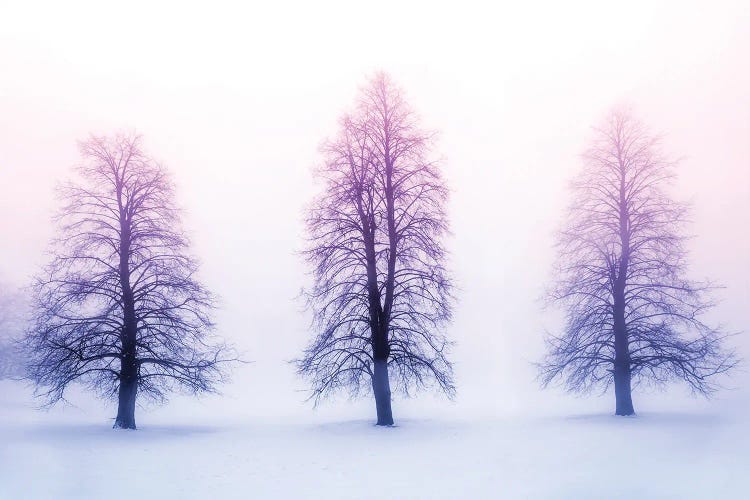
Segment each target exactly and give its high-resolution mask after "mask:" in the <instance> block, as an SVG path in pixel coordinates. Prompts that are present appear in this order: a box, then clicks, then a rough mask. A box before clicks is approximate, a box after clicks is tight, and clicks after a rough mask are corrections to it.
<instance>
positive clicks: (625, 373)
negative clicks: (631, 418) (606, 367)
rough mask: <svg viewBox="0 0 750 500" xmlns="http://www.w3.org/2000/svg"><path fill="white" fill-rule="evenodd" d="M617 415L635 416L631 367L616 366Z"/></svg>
mask: <svg viewBox="0 0 750 500" xmlns="http://www.w3.org/2000/svg"><path fill="white" fill-rule="evenodd" d="M614 378H615V415H621V416H628V415H634V414H635V410H634V409H633V398H632V395H631V394H632V393H631V391H630V367H629V366H627V365H622V364H617V365H615V373H614Z"/></svg>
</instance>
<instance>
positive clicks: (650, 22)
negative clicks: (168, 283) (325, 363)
mask: <svg viewBox="0 0 750 500" xmlns="http://www.w3.org/2000/svg"><path fill="white" fill-rule="evenodd" d="M748 26H750V6H749V5H748V4H747V3H745V2H740V1H737V2H711V3H709V2H702V3H690V2H677V1H674V2H629V3H628V4H617V5H614V4H613V5H611V6H608V5H603V3H602V2H577V3H576V2H574V3H566V4H565V5H550V4H546V3H545V4H542V3H536V2H529V3H524V4H523V5H501V6H497V7H495V8H494V9H491V10H490V9H488V8H487V7H481V6H480V5H479V4H473V3H472V2H461V3H460V5H459V6H455V7H453V8H447V7H440V6H436V5H434V4H430V3H423V4H417V3H409V4H406V3H404V2H377V3H368V4H361V5H352V3H351V2H316V3H315V4H314V5H312V4H311V5H305V4H302V5H286V4H278V5H263V6H249V5H247V6H237V5H231V4H222V3H221V2H219V3H215V4H212V5H211V7H210V9H209V8H208V7H206V8H203V9H201V8H191V7H187V6H185V5H177V4H176V5H174V6H168V5H166V4H162V5H157V6H154V5H151V4H150V3H148V2H133V3H129V4H128V5H127V6H103V5H100V4H99V3H94V2H90V3H84V2H71V3H65V4H59V5H45V6H44V7H43V8H40V6H38V5H37V4H36V3H34V2H28V3H21V2H16V3H15V4H13V5H11V4H9V3H0V193H1V194H0V212H1V213H2V216H1V217H0V283H3V284H4V285H5V286H6V287H21V286H24V285H26V284H27V283H28V282H29V280H30V277H31V276H32V275H34V274H35V273H36V272H37V271H38V269H39V268H40V266H42V265H43V264H44V263H45V262H46V261H47V257H46V255H45V250H46V248H47V244H48V242H49V240H50V238H51V237H52V236H53V234H54V233H53V229H54V227H53V225H52V223H51V220H50V218H51V216H52V214H53V213H54V210H55V209H56V208H57V206H58V203H57V201H56V200H55V198H54V187H55V185H56V183H57V182H59V181H61V180H64V179H66V178H68V177H69V176H70V175H71V170H70V168H71V166H73V165H75V164H77V162H78V161H79V156H78V151H77V146H76V141H77V140H80V139H85V138H86V137H87V136H88V135H89V133H96V134H110V133H112V132H115V131H117V130H124V131H131V130H135V131H137V132H138V133H140V134H142V135H143V136H144V139H145V147H146V150H147V152H148V153H150V154H151V155H152V156H154V157H155V158H157V159H159V160H160V161H162V162H163V163H164V164H165V165H166V166H167V167H168V168H169V169H170V170H171V172H172V174H173V177H174V180H175V182H176V185H177V194H178V201H179V203H180V204H181V205H182V207H183V208H184V209H185V219H184V224H185V227H186V229H187V230H188V231H189V233H190V234H191V235H192V240H193V253H194V254H195V255H196V256H198V257H199V258H200V260H201V261H202V268H201V278H202V280H203V282H204V283H205V284H206V285H207V286H208V288H209V289H211V290H213V291H214V292H215V293H217V294H218V295H219V296H220V297H221V308H220V310H219V311H218V312H217V314H216V316H215V320H216V323H217V333H218V334H219V335H220V336H222V337H224V338H226V339H227V340H229V341H231V342H234V343H235V344H236V346H237V347H238V348H239V350H240V351H242V352H244V357H245V358H246V359H248V360H251V361H253V363H252V364H248V365H240V366H237V367H236V368H235V370H234V373H233V381H232V383H231V384H230V385H227V386H225V387H223V395H222V396H209V397H203V398H201V399H200V400H198V401H197V402H196V401H195V400H193V399H192V398H180V397H174V398H173V400H172V402H171V403H170V405H169V406H167V407H164V408H153V409H152V408H149V409H148V412H144V413H143V414H142V417H141V418H142V419H143V420H144V421H146V420H148V419H149V418H150V416H149V414H154V413H158V412H164V411H175V410H174V409H180V408H182V409H188V408H189V411H190V413H191V414H192V415H195V414H200V413H201V412H205V413H206V414H207V413H209V411H210V413H217V408H219V409H220V413H222V414H224V415H228V416H232V417H234V416H238V417H241V416H244V415H256V414H263V415H278V416H284V415H292V414H306V413H309V412H312V410H311V404H310V403H305V402H304V399H305V398H306V395H307V393H306V390H307V387H306V382H305V381H304V380H303V379H300V378H298V377H297V376H296V375H295V373H294V368H293V366H291V365H290V364H289V363H288V361H289V360H292V359H294V358H295V357H297V356H299V355H300V353H301V350H302V349H303V348H304V346H305V345H306V343H307V342H308V340H309V338H310V332H309V330H308V327H309V324H310V315H309V314H308V313H306V312H305V311H304V309H303V303H302V301H300V300H297V299H296V298H297V296H298V295H299V292H300V289H301V288H302V287H303V286H305V285H307V284H308V283H309V280H308V277H307V275H306V269H305V266H304V264H303V262H302V259H301V257H300V256H299V255H298V254H297V252H298V251H299V250H301V249H302V247H303V238H304V228H303V225H302V217H303V214H304V209H305V206H306V204H307V203H308V202H309V201H310V200H311V198H312V196H313V194H314V193H315V192H316V189H317V188H318V187H319V186H316V184H314V182H313V178H312V174H311V167H313V166H314V165H315V164H316V162H318V161H319V160H320V156H319V154H318V151H317V148H318V145H319V144H320V142H321V141H322V140H323V139H325V138H326V137H327V136H330V135H332V134H334V133H335V131H336V128H337V119H338V117H339V116H340V115H341V114H342V112H344V111H346V110H347V109H348V107H350V106H351V105H352V102H353V99H354V97H355V95H356V92H357V89H358V87H359V86H360V85H363V84H364V83H365V81H366V77H367V76H368V75H370V74H371V73H372V72H374V71H376V70H384V71H387V72H389V73H390V74H391V76H392V77H393V79H394V80H395V82H396V83H397V84H399V85H400V86H401V87H402V88H403V90H404V92H405V95H406V98H407V100H408V102H410V103H411V105H412V106H413V107H414V108H415V110H416V111H417V112H418V114H419V115H420V116H421V118H422V125H423V126H424V127H426V128H432V129H436V130H438V131H439V133H440V135H439V141H438V146H437V152H438V153H439V154H441V155H442V157H443V172H444V174H445V177H446V179H447V182H448V185H449V186H450V188H451V190H452V196H451V199H450V203H449V206H448V211H449V215H450V219H451V222H452V231H453V233H454V234H453V237H451V238H450V240H449V241H448V247H449V249H450V251H451V253H452V257H451V268H452V269H453V271H454V276H455V278H456V281H457V284H458V286H459V291H458V298H459V302H458V305H457V307H456V314H455V319H454V322H453V325H452V326H451V327H450V328H449V335H450V336H451V337H452V338H453V340H455V342H456V345H455V347H454V349H453V354H452V356H451V358H452V359H453V360H454V361H455V370H456V387H457V391H458V395H457V398H456V400H455V402H447V401H446V400H445V399H444V398H443V397H442V396H439V395H438V396H432V395H430V394H426V393H425V394H419V395H418V397H417V398H416V399H412V400H409V401H403V400H402V398H400V397H399V396H397V395H394V396H395V397H394V411H395V412H396V413H397V415H404V416H407V415H410V414H418V413H420V410H421V409H423V408H426V407H429V408H430V409H431V415H443V414H451V415H459V416H460V415H465V414H468V413H472V414H487V415H490V414H499V413H524V414H526V413H549V412H552V411H554V412H560V411H566V412H587V411H599V412H607V411H610V409H611V402H612V399H613V395H612V394H611V393H608V394H606V395H605V396H604V397H600V398H596V397H592V398H575V397H571V396H568V395H565V394H564V393H563V392H562V390H560V389H549V390H545V391H542V390H540V389H539V384H538V383H537V382H536V380H535V376H536V371H535V368H534V366H533V365H532V363H533V362H535V361H538V360H539V359H540V358H541V355H542V353H543V347H544V345H543V333H544V331H545V330H551V331H555V330H556V329H557V328H559V326H560V320H561V316H560V313H559V311H555V310H546V311H545V310H543V309H542V306H543V302H542V300H541V298H542V296H543V292H544V289H545V286H546V285H547V283H548V281H549V279H550V278H551V274H550V273H551V264H552V261H553V258H554V248H553V242H554V232H555V230H556V229H557V228H558V227H559V225H560V224H561V222H562V216H563V211H564V209H565V207H566V205H567V204H568V202H569V193H568V191H567V185H568V182H569V180H570V179H571V178H572V176H573V175H574V173H575V172H576V171H577V170H578V168H579V166H580V162H579V158H578V155H579V153H580V152H581V151H582V150H583V148H584V147H585V145H586V143H587V140H588V139H589V137H590V135H591V134H590V127H591V126H592V125H594V124H596V123H597V122H598V121H599V120H600V119H601V118H602V117H603V115H604V114H605V113H606V111H607V110H608V109H610V108H611V107H612V106H614V105H617V104H623V103H624V104H627V105H630V106H632V107H633V109H634V112H635V114H636V116H638V117H639V118H640V119H641V120H643V121H644V122H645V123H646V124H647V125H648V126H649V127H650V128H651V129H652V130H654V131H657V132H663V133H664V134H665V135H664V149H665V151H666V152H667V153H669V154H671V155H672V156H673V157H681V158H682V161H681V163H680V167H679V169H678V175H679V179H678V182H677V183H676V185H675V186H674V194H675V197H676V198H678V199H681V200H691V201H692V203H693V213H692V219H693V221H694V222H693V224H692V225H691V227H690V232H691V233H692V234H694V235H695V238H693V239H692V240H691V241H690V243H689V245H688V248H689V250H690V257H691V268H690V273H689V276H690V277H692V278H695V279H704V278H709V279H711V280H714V281H716V282H718V283H720V284H722V285H724V286H725V288H724V289H722V290H719V291H718V292H717V293H716V294H715V298H716V299H717V300H719V304H718V306H717V307H716V308H715V309H714V310H712V311H711V313H710V314H709V316H708V318H707V319H709V320H710V322H713V323H721V324H723V325H725V327H726V329H727V330H728V331H731V332H742V331H746V330H747V329H748V325H750V308H749V307H748V305H750V269H749V268H748V259H750V91H749V90H748V89H750V65H748V60H750V57H749V56H750V29H748ZM730 345H733V346H736V347H737V348H738V349H739V354H740V356H742V357H744V358H746V359H749V358H750V340H748V337H747V335H738V336H737V337H734V338H733V339H732V340H731V342H730ZM726 385H728V386H729V387H730V388H734V389H731V390H726V391H722V392H720V393H718V394H717V400H716V401H713V402H710V403H708V404H707V403H705V402H703V401H702V400H701V399H692V398H690V397H689V391H688V389H687V388H686V387H684V386H681V385H678V386H675V387H672V388H670V392H669V393H668V394H667V395H665V394H663V393H661V392H659V391H654V390H651V389H648V390H646V394H644V389H642V388H637V389H635V391H634V399H635V405H636V408H638V409H639V410H641V411H644V412H648V411H659V410H670V411H671V410H680V409H687V408H691V407H701V408H705V407H710V408H711V409H712V410H713V411H722V409H723V408H725V407H733V408H750V389H749V388H748V386H750V375H748V372H747V365H744V366H743V367H741V368H740V369H739V370H737V371H736V372H735V373H734V374H733V376H732V378H731V380H729V381H727V382H726ZM4 387H9V386H7V385H6V386H4ZM9 390H10V388H9ZM18 390H21V389H20V388H19V389H18ZM24 390H27V391H29V393H30V389H24ZM89 398H90V396H88V395H83V394H73V396H71V403H73V404H76V405H77V406H80V408H78V409H67V410H65V411H89V412H95V414H98V413H96V412H100V413H101V414H103V415H104V414H106V415H107V416H110V415H109V414H111V413H112V411H113V407H114V405H110V406H109V407H108V408H105V409H102V408H101V407H100V405H99V404H97V403H94V404H91V405H89V404H88V403H87V401H88V399H89ZM372 405H373V402H372V401H370V400H369V399H363V400H361V401H357V402H352V403H349V402H347V400H346V398H345V397H341V398H339V399H337V400H335V401H329V402H324V404H323V405H322V406H321V407H320V408H319V409H318V410H317V412H318V413H317V414H320V415H330V414H336V415H339V414H341V413H343V412H349V413H352V414H356V415H360V416H365V415H369V414H370V413H371V406H372ZM170 408H171V409H170ZM61 411H62V410H61Z"/></svg>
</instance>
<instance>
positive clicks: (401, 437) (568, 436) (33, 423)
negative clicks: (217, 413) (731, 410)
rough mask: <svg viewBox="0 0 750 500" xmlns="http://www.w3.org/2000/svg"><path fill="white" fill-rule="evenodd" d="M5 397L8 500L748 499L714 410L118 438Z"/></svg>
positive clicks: (0, 428)
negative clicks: (266, 499) (631, 415)
mask: <svg viewBox="0 0 750 500" xmlns="http://www.w3.org/2000/svg"><path fill="white" fill-rule="evenodd" d="M9 387H10V383H8V382H3V383H2V384H0V391H3V392H0V396H2V399H1V400H0V403H2V406H0V443H2V446H1V447H0V498H8V499H15V498H39V499H44V498H55V499H59V498H108V499H119V498H128V499H131V500H132V499H133V498H300V497H304V498H327V499H330V498H379V499H382V498H577V499H578V498H665V497H668V498H729V497H738V496H741V495H742V494H743V493H744V492H745V487H746V484H747V483H746V472H747V470H748V467H749V466H750V452H748V449H750V447H749V446H748V445H750V439H749V437H748V433H747V424H746V422H745V421H744V420H743V419H742V418H740V417H739V415H734V416H732V415H731V414H726V412H711V411H710V410H709V411H697V412H692V413H687V412H660V413H643V414H640V415H639V416H638V417H634V418H622V417H614V416H611V415H607V414H586V415H579V416H565V415H558V416H518V415H516V416H495V417H474V418H460V417H459V416H450V417H446V416H444V417H441V418H435V419H425V418H414V417H413V416H412V417H411V418H401V419H397V426H396V427H393V428H379V427H376V426H374V425H372V422H371V421H370V420H356V419H350V418H331V417H330V416H329V415H322V414H321V412H315V411H312V410H311V409H310V408H307V412H306V413H300V414H299V415H295V416H291V417H285V418H284V417H276V418H271V417H252V416H242V417H238V418H236V419H235V420H229V419H226V418H225V419H224V420H220V419H217V418H214V419H210V418H207V417H206V415H203V414H202V413H201V411H193V412H191V411H189V410H188V411H184V410H183V409H181V410H180V412H179V413H180V415H181V416H179V417H178V416H176V415H175V411H174V409H173V410H172V411H161V412H159V411H157V412H151V413H147V412H141V413H140V415H137V418H138V417H140V421H139V430H138V431H114V430H112V429H110V426H111V421H108V420H106V419H105V418H104V417H103V415H104V413H103V412H102V411H88V410H83V409H80V408H71V407H68V408H58V409H55V410H52V411H50V412H39V411H36V410H34V409H33V408H32V407H31V406H30V405H29V403H28V400H27V399H26V398H24V397H22V396H18V394H22V391H20V390H15V389H18V388H17V387H16V388H14V390H9ZM98 404H99V405H101V403H98ZM177 406H178V407H179V404H178V405H177ZM92 407H95V406H92ZM187 407H188V408H189V407H190V405H189V404H188V405H187ZM201 408H202V409H204V410H205V409H206V407H205V406H203V407H200V408H198V410H200V409H201ZM396 408H397V409H399V407H398V406H397V407H396ZM109 411H111V408H110V409H109ZM224 414H225V413H224ZM397 416H398V415H397Z"/></svg>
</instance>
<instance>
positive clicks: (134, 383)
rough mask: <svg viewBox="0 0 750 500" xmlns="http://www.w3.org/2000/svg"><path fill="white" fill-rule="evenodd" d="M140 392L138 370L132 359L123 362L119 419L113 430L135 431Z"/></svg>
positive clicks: (127, 358) (119, 396) (125, 359)
mask: <svg viewBox="0 0 750 500" xmlns="http://www.w3.org/2000/svg"><path fill="white" fill-rule="evenodd" d="M136 392H138V369H137V367H136V365H135V362H134V360H133V359H132V357H125V358H124V359H123V360H122V368H121V369H120V389H119V394H118V403H117V418H115V425H114V426H113V427H112V428H113V429H135V428H136V427H135V395H136Z"/></svg>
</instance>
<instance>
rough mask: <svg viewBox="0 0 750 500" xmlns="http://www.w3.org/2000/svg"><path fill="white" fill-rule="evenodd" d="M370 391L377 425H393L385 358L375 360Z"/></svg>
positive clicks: (389, 385)
mask: <svg viewBox="0 0 750 500" xmlns="http://www.w3.org/2000/svg"><path fill="white" fill-rule="evenodd" d="M372 392H373V393H374V394H375V407H376V409H377V412H378V424H377V425H393V413H392V412H391V384H390V382H389V380H388V361H387V360H384V359H376V360H375V370H374V373H373V375H372Z"/></svg>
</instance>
